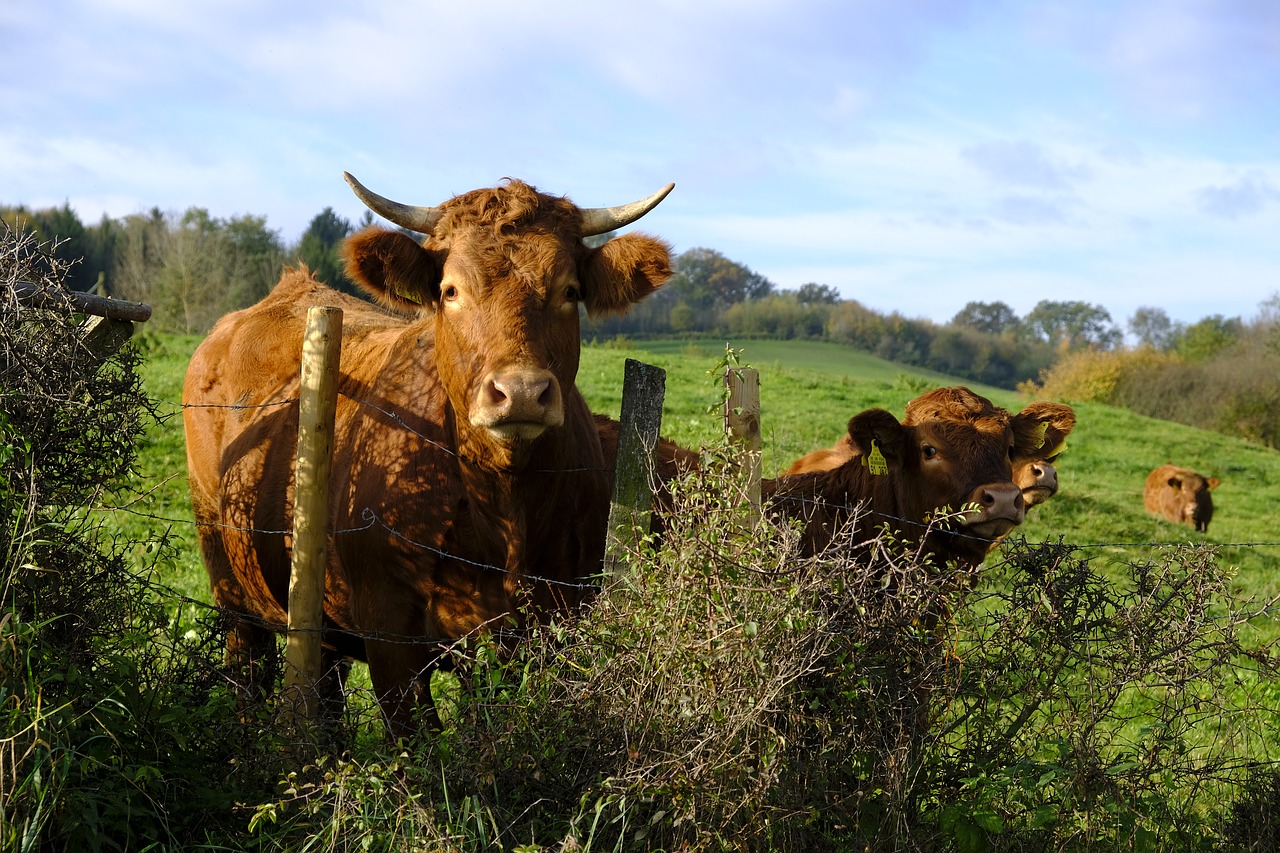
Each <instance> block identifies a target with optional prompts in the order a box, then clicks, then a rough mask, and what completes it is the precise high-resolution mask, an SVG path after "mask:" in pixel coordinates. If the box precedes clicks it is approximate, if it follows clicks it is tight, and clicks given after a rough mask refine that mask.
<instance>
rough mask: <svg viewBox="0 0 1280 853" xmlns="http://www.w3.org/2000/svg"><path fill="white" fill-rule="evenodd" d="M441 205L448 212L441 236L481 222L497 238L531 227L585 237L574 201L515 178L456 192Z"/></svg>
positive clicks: (437, 230)
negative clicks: (457, 193)
mask: <svg viewBox="0 0 1280 853" xmlns="http://www.w3.org/2000/svg"><path fill="white" fill-rule="evenodd" d="M440 207H441V209H442V210H443V211H444V214H443V216H441V218H440V222H439V223H437V225H436V227H435V229H434V232H433V233H434V235H435V236H436V237H437V238H440V239H444V238H447V237H448V236H449V235H450V234H454V233H457V232H460V231H463V230H466V229H471V228H477V227H481V226H483V227H487V228H488V229H489V230H490V231H491V232H492V236H493V237H494V238H495V239H500V238H501V237H503V236H504V235H511V234H515V233H519V232H525V231H529V230H540V231H548V232H550V233H553V234H557V235H559V236H560V237H561V238H563V239H567V240H570V241H574V242H577V241H581V239H582V218H581V215H580V213H579V211H578V208H577V207H576V206H575V205H574V204H573V202H571V201H569V199H567V198H564V197H563V196H553V195H546V194H545V193H540V192H538V190H537V188H536V187H533V186H530V185H529V184H526V183H525V182H524V181H520V180H516V179H515V178H508V179H507V180H505V181H504V182H503V183H502V185H501V186H498V187H488V188H485V189H479V190H472V191H471V192H467V193H463V194H462V195H460V196H455V197H454V198H452V199H450V200H449V201H447V202H445V203H444V204H442V205H440Z"/></svg>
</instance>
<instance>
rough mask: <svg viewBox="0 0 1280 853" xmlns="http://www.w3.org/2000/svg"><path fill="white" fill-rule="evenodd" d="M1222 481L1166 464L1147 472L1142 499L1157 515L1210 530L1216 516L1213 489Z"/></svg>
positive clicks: (1206, 530) (1188, 469)
mask: <svg viewBox="0 0 1280 853" xmlns="http://www.w3.org/2000/svg"><path fill="white" fill-rule="evenodd" d="M1221 482H1222V481H1221V480H1219V479H1218V478H1217V477H1203V476H1201V475H1200V474H1197V473H1196V472H1195V471H1193V470H1191V469H1190V468H1182V467H1179V466H1177V465H1174V464H1173V463H1166V464H1164V465H1161V466H1160V467H1159V468H1156V469H1155V470H1154V471H1152V472H1151V473H1150V474H1148V475H1147V484H1146V488H1144V489H1143V490H1142V502H1143V504H1145V505H1146V507H1147V512H1149V513H1152V514H1153V515H1158V516H1161V517H1162V518H1166V519H1168V520H1169V521H1172V522H1173V523H1174V524H1188V525H1190V526H1192V527H1194V528H1195V529H1196V530H1198V531H1200V532H1201V533H1207V532H1208V531H1209V522H1210V521H1211V520H1212V519H1213V496H1212V495H1210V494H1209V492H1210V491H1212V490H1213V489H1216V488H1217V487H1218V485H1219V483H1221Z"/></svg>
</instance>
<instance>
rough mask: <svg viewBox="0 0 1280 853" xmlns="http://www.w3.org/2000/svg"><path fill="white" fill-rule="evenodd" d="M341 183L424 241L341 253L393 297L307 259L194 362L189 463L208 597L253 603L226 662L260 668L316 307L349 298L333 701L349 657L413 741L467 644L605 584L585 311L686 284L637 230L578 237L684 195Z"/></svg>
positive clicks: (394, 236) (331, 589)
mask: <svg viewBox="0 0 1280 853" xmlns="http://www.w3.org/2000/svg"><path fill="white" fill-rule="evenodd" d="M346 177H347V180H348V182H349V183H351V185H352V188H353V189H354V190H355V192H356V194H357V195H358V196H359V197H360V198H361V200H362V201H364V203H365V204H366V205H368V206H369V208H370V209H372V210H373V211H374V212H375V213H377V214H379V215H381V216H382V217H384V218H386V219H388V220H390V221H391V222H393V223H395V224H396V225H399V226H401V227H403V228H405V229H408V230H411V231H414V232H417V233H420V234H422V235H424V236H425V239H423V240H422V242H421V244H419V243H418V242H416V241H415V240H413V239H411V238H409V237H407V236H405V234H404V233H402V232H399V231H387V230H381V229H376V228H371V229H367V230H365V231H362V232H360V233H358V234H356V235H355V236H353V237H351V238H350V239H349V240H348V241H347V243H346V244H345V247H344V252H345V255H346V259H347V269H348V271H349V272H350V274H351V276H352V278H353V279H354V280H355V281H356V282H357V283H358V284H360V286H361V287H363V288H364V289H365V290H367V291H368V292H369V293H371V294H373V295H375V296H377V297H378V298H379V299H380V300H381V301H382V302H383V303H384V305H386V306H387V309H386V310H384V309H383V308H380V307H377V306H374V305H371V304H369V303H367V302H364V301H362V300H358V299H355V298H353V297H349V296H345V295H343V294H341V293H338V292H337V291H334V290H332V289H330V288H328V287H326V286H325V285H323V284H322V283H321V282H319V281H317V280H316V279H315V278H313V277H312V276H311V275H310V274H309V273H308V272H307V271H306V269H305V268H303V269H300V270H288V271H286V272H285V274H284V276H283V278H282V279H281V281H280V283H279V284H278V285H276V287H275V289H274V290H273V291H272V292H271V294H270V295H268V296H267V297H266V298H265V299H263V300H262V301H261V302H259V303H258V304H257V305H254V306H252V307H250V308H247V309H244V310H242V311H237V312H235V313H233V314H229V315H227V316H226V317H224V318H222V320H220V321H219V322H218V323H217V324H216V325H215V326H214V328H213V331H212V332H211V333H210V334H209V336H208V338H206V339H205V341H204V342H203V343H202V344H201V345H200V346H199V348H198V349H197V350H196V353H195V355H194V356H193V358H192V360H191V365H190V367H189V368H188V371H187V377H186V384H185V387H184V391H183V402H184V404H185V405H186V406H187V408H186V409H185V410H184V419H185V426H186V436H187V457H188V464H189V469H190V481H191V497H192V504H193V508H194V510H195V516H196V520H197V523H198V525H199V527H198V530H199V537H200V544H201V548H202V551H203V556H204V560H205V566H206V569H207V570H208V573H209V579H210V583H211V586H212V589H213V594H214V597H215V598H216V600H217V602H218V604H219V605H221V606H222V607H225V608H227V609H229V610H231V611H232V612H233V613H236V614H240V615H241V617H242V618H240V619H238V620H237V621H236V622H235V624H234V626H233V628H232V630H231V631H230V634H229V636H228V639H227V652H228V660H229V662H230V663H232V664H235V665H237V666H242V667H245V668H246V669H247V670H249V671H251V672H252V671H253V670H254V669H255V666H256V664H257V659H258V658H259V657H260V656H262V655H263V654H264V653H267V652H268V651H269V650H270V649H271V647H272V645H273V642H272V638H271V635H270V634H269V633H268V626H270V627H275V628H278V627H279V626H281V625H282V624H283V623H284V622H285V620H286V613H285V610H286V607H287V602H288V592H287V588H288V582H289V574H290V548H291V541H290V537H288V536H286V535H284V531H288V530H289V529H290V528H291V524H292V511H293V482H294V473H293V469H294V464H293V460H294V451H295V449H296V446H297V430H298V406H297V402H296V398H297V396H298V387H299V380H298V375H299V368H300V351H301V344H302V338H303V330H304V326H305V321H306V314H307V310H308V308H310V307H311V306H315V305H328V306H338V307H341V308H342V309H343V311H344V318H343V335H342V362H341V368H340V376H339V392H340V395H341V396H340V399H339V405H338V412H337V424H336V427H335V430H334V435H333V464H332V486H331V495H330V506H331V517H330V519H329V521H330V528H329V529H330V532H331V536H330V548H329V557H328V567H327V568H328V576H327V582H326V590H325V598H324V618H325V621H324V624H325V634H324V638H323V640H324V649H325V658H326V661H325V662H326V671H327V672H329V673H330V675H329V676H327V677H326V682H325V684H324V685H322V687H323V689H324V690H325V691H326V693H325V695H324V696H323V697H322V698H324V699H325V703H326V707H329V708H332V707H333V705H334V704H335V703H336V702H340V701H341V683H340V682H341V678H342V673H343V672H344V669H343V665H342V659H343V658H344V657H350V658H357V659H361V660H366V661H368V664H369V674H370V677H371V679H372V681H373V687H374V691H375V693H376V694H377V697H378V701H379V703H380V704H381V707H382V710H383V713H384V715H385V717H386V719H387V721H388V723H389V726H390V728H391V731H392V732H393V733H394V734H397V735H398V734H404V733H408V732H411V731H412V730H413V728H414V725H415V719H416V712H417V710H418V709H419V705H418V703H421V710H422V712H423V714H424V715H425V716H426V718H427V719H428V720H431V719H433V718H434V709H433V707H432V706H431V693H430V689H429V682H430V678H429V676H430V673H431V670H432V668H433V667H434V666H435V665H436V664H437V662H438V661H439V659H440V657H441V654H442V646H443V645H444V644H445V643H447V642H448V641H449V640H450V639H451V638H458V637H462V636H465V635H467V634H470V633H472V632H475V631H479V630H484V629H489V628H495V629H496V628H500V627H502V626H504V625H506V624H509V623H512V622H517V623H518V622H519V621H520V620H521V619H523V618H524V617H525V615H526V614H530V613H531V614H532V615H533V616H534V617H535V618H541V617H543V616H545V615H547V614H549V613H552V612H556V611H564V610H565V609H567V608H571V607H573V606H574V605H575V604H576V603H577V602H579V601H581V600H582V599H583V598H584V597H585V596H586V595H588V594H589V592H590V590H591V589H592V587H591V583H592V581H591V578H592V577H593V576H595V575H597V574H598V573H599V572H600V570H601V568H602V563H603V554H604V537H605V527H606V520H607V517H608V510H609V492H608V478H607V475H606V473H605V471H604V470H603V469H604V459H603V456H602V455H601V449H600V441H599V438H598V437H597V434H596V430H595V427H594V423H593V421H592V416H591V412H590V411H589V410H588V408H587V405H586V402H585V401H584V400H583V398H582V396H581V394H580V393H579V392H578V390H577V388H576V387H575V378H576V375H577V372H578V361H579V356H580V332H579V309H580V308H581V307H585V308H586V310H587V311H588V312H590V313H592V314H600V313H604V314H608V313H618V312H623V311H626V310H627V309H628V308H629V307H630V306H631V305H632V304H633V303H635V302H638V301H639V300H641V299H643V298H644V297H646V296H647V295H649V294H650V293H652V292H653V291H654V290H655V289H657V288H658V287H659V286H661V285H662V284H663V283H664V282H665V281H666V280H667V278H668V277H669V276H670V250H669V247H668V246H667V244H666V243H664V242H663V241H661V240H658V239H656V238H653V237H649V236H646V235H643V234H636V233H631V234H625V235H622V236H619V237H617V238H615V239H612V240H609V241H608V242H606V243H604V244H603V245H601V246H599V247H597V248H590V247H588V246H587V245H586V244H585V242H584V238H585V237H588V236H592V235H596V234H603V233H606V232H608V231H612V230H614V229H617V228H620V227H623V226H625V225H627V224H629V223H630V222H633V221H635V220H636V219H638V218H640V217H641V216H643V215H644V214H645V213H646V212H648V211H649V210H651V209H652V208H653V207H654V206H655V205H656V204H658V202H660V201H661V200H662V199H663V198H664V197H665V196H666V194H667V192H668V191H669V190H670V189H671V187H670V185H668V186H667V187H666V188H664V189H663V190H661V191H659V192H658V193H655V194H654V195H652V196H650V197H649V198H647V199H644V200H642V201H640V202H636V203H633V204H629V205H623V206H620V207H616V208H597V209H582V208H578V207H576V206H575V205H574V204H572V203H571V202H570V201H569V200H568V199H565V198H561V197H557V196H551V195H546V194H543V193H540V192H538V191H537V190H536V189H534V188H533V187H531V186H529V185H527V184H525V183H522V182H520V181H516V180H511V181H508V182H506V183H505V184H504V185H503V186H500V187H498V188H495V189H481V190H475V191H472V192H469V193H466V194H464V195H461V196H458V197H456V198H453V199H451V200H449V201H446V202H444V203H443V204H441V205H439V206H436V207H412V206H407V205H402V204H400V203H398V202H393V201H390V200H388V199H385V198H383V197H381V196H379V195H376V194H374V193H372V192H370V191H368V190H366V189H365V188H364V187H363V186H361V185H360V184H359V183H358V182H356V181H355V179H354V178H351V177H350V176H349V175H348V176H346ZM290 401H292V402H290ZM282 403H283V405H280V404H282Z"/></svg>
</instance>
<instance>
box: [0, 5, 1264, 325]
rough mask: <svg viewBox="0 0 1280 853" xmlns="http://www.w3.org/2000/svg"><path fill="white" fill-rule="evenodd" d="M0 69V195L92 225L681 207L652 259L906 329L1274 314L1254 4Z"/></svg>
mask: <svg viewBox="0 0 1280 853" xmlns="http://www.w3.org/2000/svg"><path fill="white" fill-rule="evenodd" d="M464 7H465V8H464ZM0 44H3V45H4V46H5V47H4V50H3V51H0V203H5V204H26V205H28V206H31V207H46V206H51V205H60V204H62V203H63V202H68V203H70V205H71V206H72V207H73V208H74V209H75V210H76V211H77V212H78V213H79V215H80V217H81V219H82V220H84V221H85V222H86V223H93V222H96V221H97V220H98V219H99V218H100V217H101V216H102V215H103V214H104V213H105V214H107V215H110V216H113V217H117V216H124V215H127V214H130V213H136V212H139V211H144V210H149V209H150V208H152V207H160V208H161V209H162V210H172V211H182V210H185V209H186V208H188V207H190V206H200V207H204V208H207V209H208V210H209V211H210V212H211V213H212V214H213V215H215V216H220V217H227V216H234V215H240V214H255V215H260V216H265V217H266V218H267V225H268V227H270V228H273V229H275V230H277V231H279V233H280V235H281V237H282V238H283V239H285V240H286V241H294V240H296V239H297V238H298V237H299V236H300V235H301V233H302V231H303V230H304V229H305V228H306V225H307V223H308V222H309V221H310V219H311V218H312V217H313V216H315V215H316V214H317V213H319V212H320V211H321V210H323V209H324V208H325V207H326V206H329V207H332V208H333V209H334V210H335V211H337V212H338V213H339V214H340V215H342V216H345V217H347V218H348V219H350V220H352V221H353V222H354V221H356V220H357V219H358V218H359V217H360V215H361V214H362V212H363V208H362V206H361V205H360V203H359V202H358V201H357V200H356V199H355V197H354V196H353V195H352V194H351V193H350V191H349V190H348V189H347V187H346V185H345V184H344V183H343V181H342V179H341V172H342V171H343V170H344V169H345V170H348V171H350V172H351V173H352V174H354V175H355V176H356V177H358V178H359V179H360V180H361V181H362V182H363V183H365V184H366V185H367V186H368V187H370V188H371V189H374V190H375V191H377V192H380V193H382V194H384V195H388V196H391V197H393V198H396V199H398V200H401V201H405V202H408V203H416V204H432V203H436V202H439V201H442V200H444V199H445V198H448V197H449V196H452V195H454V194H457V193H460V192H465V191H466V190H470V189H473V188H475V187H479V186H491V185H493V184H495V183H497V182H498V181H500V180H501V179H502V178H503V177H506V176H512V177H519V178H522V179H524V180H526V181H529V182H530V183H533V184H535V185H537V186H538V187H539V188H540V189H543V190H545V191H548V192H553V193H556V194H562V195H568V196H569V197H571V198H572V199H573V200H574V201H576V202H578V203H579V204H582V205H584V206H601V205H609V204H615V203H619V202H623V201H631V200H633V199H635V198H639V197H641V196H645V195H648V194H649V193H650V192H652V191H654V190H655V189H657V188H658V187H660V186H661V185H662V184H665V183H666V182H668V181H674V182H675V184H676V189H675V191H674V192H673V193H672V195H671V196H670V197H669V198H668V199H667V200H666V201H665V202H663V203H662V205H661V206H660V207H659V208H658V209H657V210H655V211H654V212H653V213H651V214H650V215H649V216H648V217H646V218H645V219H644V220H642V221H641V223H640V226H638V227H643V228H644V229H645V230H648V231H651V232H654V233H657V234H660V235H662V236H664V237H666V238H667V239H669V240H671V241H672V243H673V244H674V246H675V248H676V251H678V252H679V251H684V250H687V249H690V248H694V247H698V246H705V247H710V248H713V249H716V250H718V251H720V252H722V253H724V254H725V255H727V256H728V257H730V258H732V259H734V260H736V261H739V262H741V263H743V264H746V265H747V266H749V267H751V268H752V269H754V270H756V271H757V272H760V273H762V274H764V275H766V276H768V277H769V279H770V280H772V281H773V282H774V283H775V284H776V285H777V286H779V287H783V288H795V287H798V286H800V285H801V284H804V283H806V282H818V283H821V284H828V285H831V286H834V287H836V288H837V289H838V290H839V291H840V292H841V293H842V294H843V295H844V296H845V297H846V298H851V299H858V300H859V301H861V302H862V303H864V304H865V305H868V306H870V307H872V308H875V309H877V310H880V311H894V310H896V311H899V312H901V313H903V314H905V315H907V316H912V317H928V318H930V319H934V320H937V321H940V322H942V321H946V320H948V319H950V318H951V317H952V316H953V315H954V314H955V313H956V311H958V310H959V309H960V308H962V307H963V306H964V305H965V304H966V303H967V302H970V301H973V300H978V301H984V302H991V301H996V300H1002V301H1004V302H1006V303H1008V304H1009V305H1011V306H1012V307H1013V308H1014V310H1015V311H1017V312H1018V313H1019V314H1025V313H1027V312H1028V311H1029V310H1030V309H1031V308H1032V307H1034V306H1035V304H1036V303H1037V302H1039V301H1040V300H1042V299H1054V300H1063V299H1071V300H1083V301H1086V302H1089V303H1092V304H1097V305H1101V306H1103V307H1104V308H1106V309H1107V310H1108V311H1109V312H1110V313H1111V316H1112V318H1113V319H1114V320H1115V321H1116V322H1117V323H1118V324H1120V325H1121V326H1123V325H1124V323H1125V322H1126V321H1127V319H1128V318H1129V317H1130V316H1131V315H1132V313H1133V311H1134V310H1135V309H1136V308H1138V307H1140V306H1154V307H1161V308H1164V309H1165V310H1166V311H1167V312H1168V314H1169V316H1171V317H1172V318H1174V319H1175V320H1181V321H1184V322H1194V321H1196V320H1198V319H1200V318H1202V317H1205V316H1208V315H1211V314H1223V315H1226V316H1229V317H1230V316H1241V317H1243V318H1244V319H1246V320H1248V319H1250V318H1252V317H1254V316H1255V315H1256V314H1257V313H1258V309H1259V305H1260V304H1261V303H1262V302H1263V301H1264V300H1267V299H1268V298H1270V297H1271V296H1272V295H1273V294H1276V293H1277V292H1280V3H1277V2H1274V0H1160V2H1157V0H1130V2H1125V0H1108V2H1101V1H1100V0H1099V2H1095V0H1061V2H1055V0H1046V2H1020V0H1008V2H1005V0H988V2H978V0H834V1H833V2H805V0H723V2H722V0H710V1H709V2H697V0H673V1H672V2H650V3H644V2H640V3H629V4H616V5H615V4H603V5H602V4H599V3H588V2H580V0H558V2H556V3H554V4H544V3H530V2H527V0H523V2H509V0H492V2H490V1H489V0H474V2H471V3H447V4H446V3H437V2H421V0H419V2H411V0H401V1H400V2H382V1H381V0H363V2H362V0H343V1H342V2H331V0H311V1H310V2H305V3H303V2H277V3H263V2H261V0H255V2H249V0H183V2H173V0H163V2H160V0H52V2H49V0H46V2H43V3H36V2H16V0H14V2H4V3H0Z"/></svg>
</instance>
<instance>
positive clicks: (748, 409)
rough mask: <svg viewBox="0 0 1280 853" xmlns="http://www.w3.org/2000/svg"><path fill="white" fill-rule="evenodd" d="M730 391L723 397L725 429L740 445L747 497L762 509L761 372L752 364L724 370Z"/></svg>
mask: <svg viewBox="0 0 1280 853" xmlns="http://www.w3.org/2000/svg"><path fill="white" fill-rule="evenodd" d="M724 383H725V385H726V386H728V389H729V393H728V395H727V396H726V397H725V401H724V429H725V432H727V433H728V434H729V439H730V441H731V442H732V443H733V444H734V445H736V446H737V447H738V448H739V449H740V454H739V455H740V456H741V457H744V460H743V461H744V462H745V465H746V469H747V497H748V498H749V499H750V500H751V505H752V506H754V507H755V508H756V510H757V512H758V511H759V509H760V469H761V464H760V450H761V447H762V444H763V442H762V441H761V439H760V373H759V372H758V371H757V370H755V369H754V368H751V367H730V368H727V369H726V370H725V372H724Z"/></svg>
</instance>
